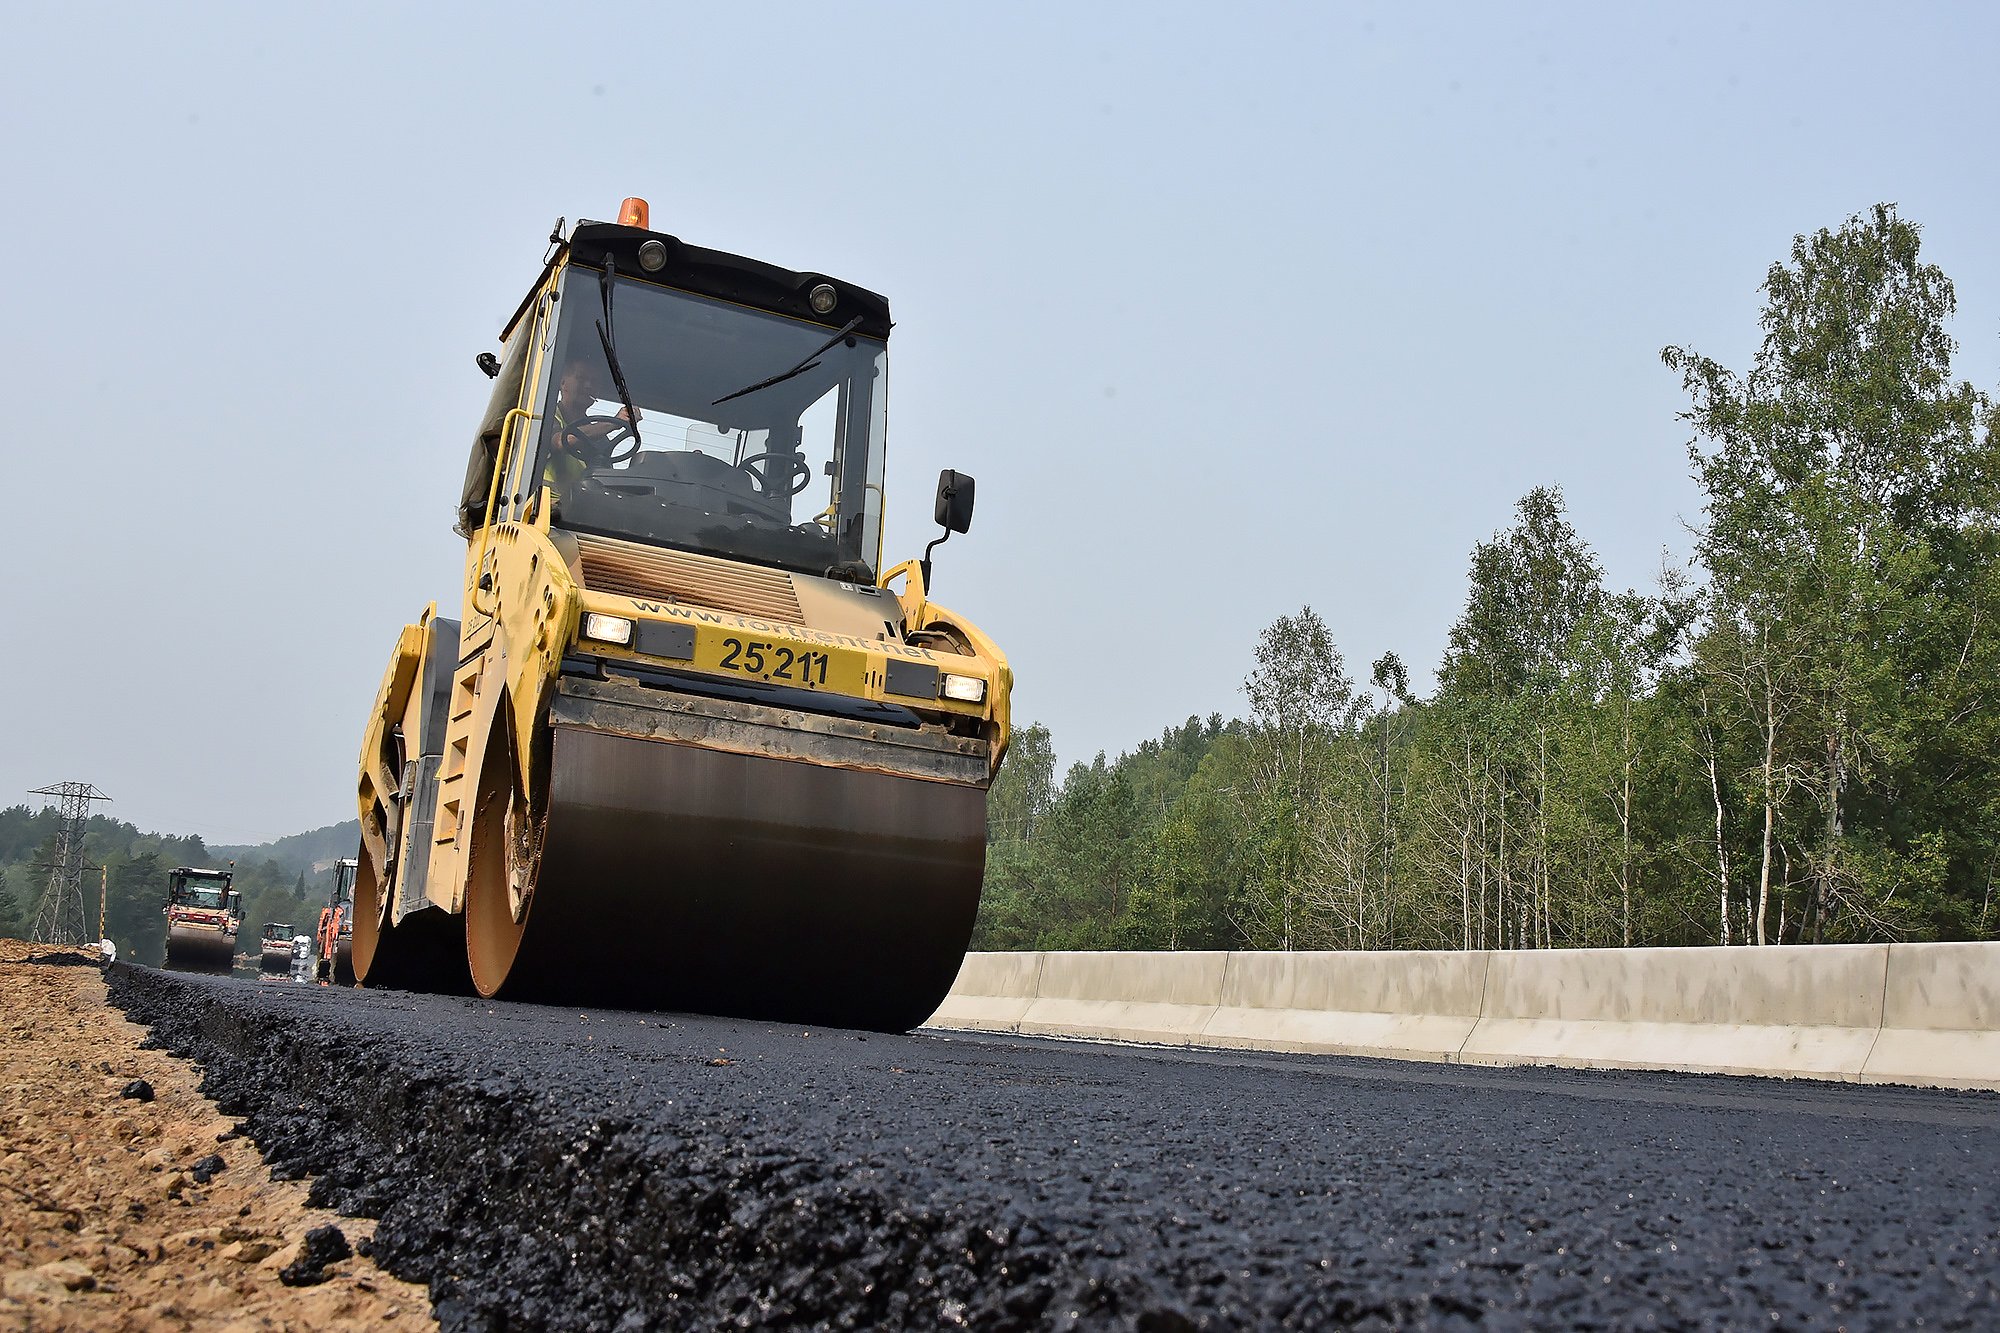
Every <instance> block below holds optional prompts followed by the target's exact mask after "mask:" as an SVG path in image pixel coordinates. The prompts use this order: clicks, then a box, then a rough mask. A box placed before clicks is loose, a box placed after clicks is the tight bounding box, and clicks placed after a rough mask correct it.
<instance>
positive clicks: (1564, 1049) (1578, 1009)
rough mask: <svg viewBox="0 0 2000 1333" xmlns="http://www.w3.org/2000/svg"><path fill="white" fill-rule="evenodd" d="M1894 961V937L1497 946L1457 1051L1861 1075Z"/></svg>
mask: <svg viewBox="0 0 2000 1333" xmlns="http://www.w3.org/2000/svg"><path fill="white" fill-rule="evenodd" d="M1888 963H1889V946H1888V945H1886V944H1829V945H1808V946H1791V947H1785V948H1766V949H1751V948H1735V949H1544V950H1533V951H1528V950H1522V951H1514V952H1505V953H1495V954H1494V955H1493V956H1492V961H1491V963H1490V964H1489V965H1488V967H1487V971H1486V996H1485V1001H1484V1004H1483V1005H1482V1009H1481V1015H1480V1019H1479V1023H1478V1025H1477V1026H1475V1027H1474V1028H1473V1030H1472V1035H1471V1036H1470V1037H1469V1038H1468V1039H1467V1040H1466V1043H1465V1046H1464V1048H1463V1049H1462V1050H1461V1051H1460V1052H1459V1059H1460V1060H1461V1061H1463V1062H1464V1063H1467V1064H1504V1065H1513V1064H1553V1065H1576V1066H1585V1067H1601V1068H1608V1069H1680V1070H1688V1071H1692V1072H1697V1073H1716V1074H1775V1075H1779V1076H1783V1077H1790V1076H1797V1075H1805V1076H1809V1077H1813V1078H1832V1079H1843V1080H1847V1081H1850V1082H1852V1081H1856V1080H1858V1079H1859V1078H1860V1077H1861V1066H1862V1064H1863V1063H1864V1062H1865V1061H1866V1060H1867V1058H1868V1051H1869V1048H1870V1047H1871V1046H1873V1045H1874V1043H1875V1036H1876V1033H1877V1032H1879V1031H1880V1030H1881V1026H1882V987H1883V978H1884V974H1885V971H1886V969H1887V967H1888Z"/></svg>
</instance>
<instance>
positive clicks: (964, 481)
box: [918, 468, 972, 596]
mask: <svg viewBox="0 0 2000 1333" xmlns="http://www.w3.org/2000/svg"><path fill="white" fill-rule="evenodd" d="M931 513H932V516H933V517H934V518H935V519H936V520H937V525H938V526H939V527H941V528H943V529H944V536H942V537H940V538H938V539H937V540H936V541H934V542H932V543H931V544H930V545H929V546H926V547H925V548H924V558H923V559H922V560H921V561H919V562H918V565H919V567H920V568H921V569H922V570H923V572H924V593H925V595H926V596H928V595H929V594H930V586H931V552H932V551H935V550H936V549H937V548H938V547H939V546H942V545H943V544H944V543H945V542H946V541H948V540H950V538H951V534H952V533H954V532H964V531H965V530H966V529H967V528H970V527H971V526H972V478H971V477H969V476H967V475H966V474H965V473H963V472H953V471H952V470H951V469H950V468H946V469H945V470H944V471H942V472H940V473H938V492H937V505H936V507H935V508H934V509H933V510H932V511H931Z"/></svg>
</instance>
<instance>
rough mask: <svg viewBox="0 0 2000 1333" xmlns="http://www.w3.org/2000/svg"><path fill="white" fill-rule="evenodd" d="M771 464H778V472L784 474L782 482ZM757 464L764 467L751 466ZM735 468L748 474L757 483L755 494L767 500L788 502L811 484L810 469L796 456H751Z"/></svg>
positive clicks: (767, 454)
mask: <svg viewBox="0 0 2000 1333" xmlns="http://www.w3.org/2000/svg"><path fill="white" fill-rule="evenodd" d="M773 462H776V463H777V464H779V467H780V470H782V471H783V472H784V473H785V479H784V480H783V481H782V482H781V481H779V480H778V477H777V473H776V472H774V471H773V470H772V468H771V464H772V463H773ZM757 463H762V464H763V465H764V466H763V467H761V468H760V467H754V466H752V465H753V464H757ZM736 466H737V469H738V470H739V471H743V472H747V473H749V474H750V479H751V480H752V481H754V482H756V483H757V493H758V494H759V495H762V496H763V497H764V498H765V499H767V500H788V499H790V498H791V497H792V496H794V495H797V494H798V493H799V492H800V491H802V490H804V489H805V488H806V487H808V486H810V485H811V484H812V477H813V473H812V467H811V465H809V464H808V463H807V462H806V460H805V459H804V458H802V457H800V456H799V455H798V454H782V453H761V454H752V455H750V456H749V457H748V458H746V459H744V460H743V461H742V462H740V463H738V464H737V465H736ZM781 488H782V489H781Z"/></svg>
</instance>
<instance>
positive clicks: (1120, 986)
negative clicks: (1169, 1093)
mask: <svg viewBox="0 0 2000 1333" xmlns="http://www.w3.org/2000/svg"><path fill="white" fill-rule="evenodd" d="M1229 957H1230V955H1228V954H1226V953H1193V952H1189V953H1050V954H1044V955H1043V957H1042V972H1041V983H1040V986H1039V989H1038V993H1037V995H1036V998H1035V1002H1034V1003H1033V1004H1031V1005H1029V1006H1028V1012H1027V1013H1025V1014H1023V1015H1022V1016H1021V1021H1020V1023H1019V1024H1018V1025H1017V1026H1016V1028H1015V1030H1016V1031H1017V1032H1020V1033H1022V1034H1023V1035H1029V1036H1032V1035H1043V1036H1052V1037H1090V1038H1095V1039H1098V1040H1107V1041H1143V1042H1154V1043H1157V1044H1160V1045H1166V1046H1186V1045H1188V1044H1189V1043H1190V1042H1192V1041H1193V1040H1194V1038H1195V1034H1196V1033H1198V1032H1200V1031H1201V1029H1202V1025H1203V1024H1205V1023H1206V1022H1207V1021H1208V1019H1209V1016H1210V1015H1211V1014H1213V1013H1214V1012H1215V1009H1216V1006H1217V1005H1219V1004H1220V1003H1221V1002H1222V973H1223V969H1224V968H1225V967H1226V966H1227V965H1228V962H1229Z"/></svg>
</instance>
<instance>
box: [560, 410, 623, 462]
mask: <svg viewBox="0 0 2000 1333" xmlns="http://www.w3.org/2000/svg"><path fill="white" fill-rule="evenodd" d="M585 426H609V427H611V429H610V430H607V431H605V432H604V433H603V434H601V435H585V434H584V433H583V428H584V427H585ZM562 443H563V448H565V449H568V450H569V451H570V452H572V453H574V454H575V455H576V456H577V457H578V458H581V459H582V460H583V461H584V462H586V463H588V464H589V465H590V466H592V467H613V466H615V465H617V464H619V463H625V462H629V461H630V460H631V459H632V457H633V455H635V454H637V453H638V452H639V436H638V435H637V433H636V432H634V431H633V429H632V423H631V422H629V421H627V420H626V419H625V418H624V417H622V416H617V417H585V418H584V419H583V420H581V421H579V422H577V423H576V424H575V425H574V426H565V427H563V431H562ZM627 443H629V444H630V446H631V447H630V448H628V449H626V450H624V452H622V453H621V452H619V446H620V445H622V444H627Z"/></svg>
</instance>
